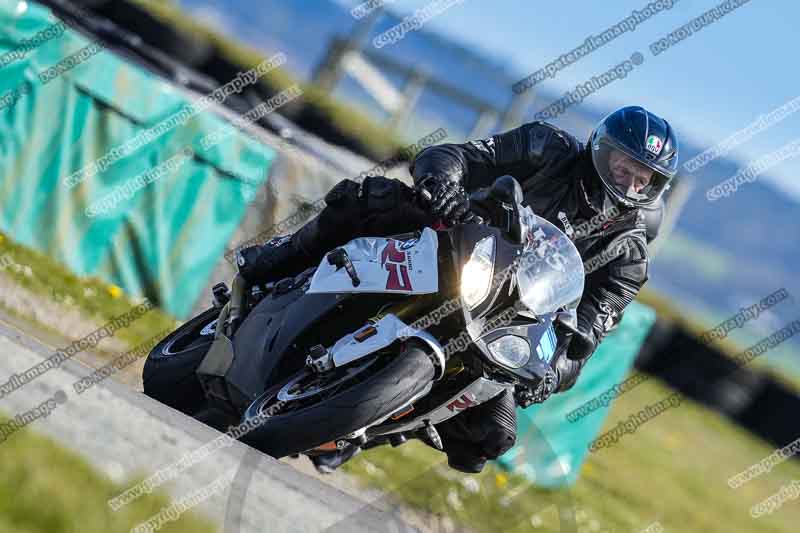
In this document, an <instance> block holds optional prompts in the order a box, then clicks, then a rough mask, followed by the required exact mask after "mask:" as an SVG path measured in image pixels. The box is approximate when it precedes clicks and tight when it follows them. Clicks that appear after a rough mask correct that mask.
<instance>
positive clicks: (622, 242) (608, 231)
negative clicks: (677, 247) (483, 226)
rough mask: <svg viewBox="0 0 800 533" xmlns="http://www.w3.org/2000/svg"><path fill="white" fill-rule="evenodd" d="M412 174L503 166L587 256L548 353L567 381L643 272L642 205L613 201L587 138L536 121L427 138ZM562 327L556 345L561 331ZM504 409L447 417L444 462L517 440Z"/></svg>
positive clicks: (472, 464) (472, 181)
mask: <svg viewBox="0 0 800 533" xmlns="http://www.w3.org/2000/svg"><path fill="white" fill-rule="evenodd" d="M411 174H412V176H413V177H414V182H415V183H419V182H420V181H421V180H422V179H424V178H425V177H427V176H428V175H434V176H439V177H440V179H441V177H446V179H448V180H451V181H454V182H459V183H461V184H462V185H463V186H464V188H465V189H466V191H467V192H468V193H469V192H472V191H474V190H476V189H479V188H482V187H488V186H490V185H491V184H492V183H493V182H494V180H495V179H496V178H498V177H499V176H502V175H505V174H510V175H512V176H514V177H515V178H516V179H517V180H518V181H519V182H520V184H521V185H522V189H523V193H524V201H523V203H524V204H525V205H530V206H531V208H532V209H533V211H534V212H535V213H536V214H537V215H539V216H541V217H544V218H545V219H547V220H548V221H550V222H551V223H553V224H555V225H556V226H557V227H558V228H559V229H562V230H563V231H564V232H565V233H566V234H567V235H568V236H569V237H570V238H571V239H573V242H574V243H575V246H576V247H577V249H578V251H579V252H580V254H581V258H582V259H583V261H584V264H585V265H587V266H588V265H593V266H592V268H587V269H586V270H587V271H588V273H587V275H586V279H585V289H584V293H583V297H582V299H581V301H580V304H579V306H578V327H577V330H578V331H577V332H575V333H572V334H570V336H571V341H570V342H569V345H568V348H567V350H566V351H565V350H560V351H559V352H557V357H556V358H555V359H554V369H555V370H556V372H557V374H558V377H559V380H558V387H557V389H556V390H557V391H563V390H566V389H568V388H570V387H572V385H573V384H574V383H575V380H576V379H577V377H578V373H579V372H580V370H581V368H582V367H583V365H584V364H586V361H587V360H588V359H589V356H591V354H592V353H593V352H594V350H595V348H596V347H597V345H598V344H599V343H600V341H601V340H602V339H603V337H604V336H605V335H606V333H607V332H608V331H609V330H610V329H611V328H612V327H614V325H615V324H617V323H618V321H619V320H620V318H621V317H622V313H623V311H624V309H625V307H626V306H627V305H628V304H629V303H630V302H631V301H632V300H633V298H634V297H635V296H636V294H637V292H638V291H639V289H640V288H641V287H642V285H643V284H644V283H645V281H647V267H648V252H647V242H648V234H647V231H646V229H647V228H646V225H645V217H644V213H642V212H640V210H638V209H628V208H615V207H614V206H613V204H611V203H610V202H609V201H608V200H607V198H606V196H605V192H604V190H603V187H602V184H601V181H600V178H599V177H598V176H597V174H596V172H595V169H594V165H593V164H592V161H591V153H590V152H589V148H588V146H585V145H582V144H581V143H579V142H578V141H577V140H576V139H575V138H574V137H572V136H571V135H569V134H567V133H565V132H564V131H561V130H559V129H557V128H555V127H554V126H552V125H549V124H546V123H542V122H533V123H528V124H524V125H522V126H520V127H518V128H516V129H513V130H510V131H507V132H505V133H501V134H499V135H494V136H492V137H489V138H488V139H483V140H478V141H470V142H467V143H463V144H442V145H438V146H433V147H430V148H427V149H426V150H424V151H423V152H421V153H420V154H419V155H418V156H417V157H416V159H415V160H414V162H413V164H412V166H411ZM651 218H652V217H651ZM656 219H657V220H660V219H658V218H657V217H656ZM650 229H651V235H654V234H655V233H657V228H650ZM608 258H611V259H610V260H608ZM594 265H600V266H599V267H595V266H594ZM559 337H560V341H561V342H560V343H559V344H560V345H561V344H562V342H563V341H564V339H565V338H566V335H565V334H561V335H559ZM567 352H568V353H569V357H568V356H567ZM510 410H513V399H512V398H511V397H510V394H505V395H501V396H499V397H498V398H496V399H495V400H494V401H490V402H487V403H486V404H483V405H481V406H478V408H476V409H472V410H470V411H472V412H469V411H467V412H465V413H463V414H462V415H463V418H462V415H459V416H456V417H453V418H452V419H450V420H449V421H447V422H445V424H443V426H444V425H446V426H447V427H444V428H442V429H443V431H442V434H443V438H444V440H445V444H446V445H447V444H449V445H450V448H455V449H456V450H458V451H457V452H456V457H450V460H451V465H452V466H454V467H457V468H459V467H460V468H459V469H462V470H467V471H470V470H471V471H475V470H477V469H478V468H482V465H480V459H479V457H480V456H483V457H485V458H489V459H494V458H496V457H497V456H499V455H501V454H502V453H504V452H505V451H506V450H508V449H509V448H510V447H511V446H512V445H513V444H514V440H515V438H509V435H510V433H511V431H510V430H511V429H512V428H513V429H514V430H515V429H516V420H511V419H510ZM487 415H488V416H487ZM447 440H450V441H451V442H450V443H448V442H447ZM476 444H477V446H476ZM470 456H471V457H470ZM454 462H455V463H458V464H453V463H454Z"/></svg>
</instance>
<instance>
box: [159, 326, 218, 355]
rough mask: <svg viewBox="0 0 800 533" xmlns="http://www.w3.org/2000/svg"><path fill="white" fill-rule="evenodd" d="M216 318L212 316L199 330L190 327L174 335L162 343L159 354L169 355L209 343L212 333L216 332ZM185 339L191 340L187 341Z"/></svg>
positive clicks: (212, 337)
mask: <svg viewBox="0 0 800 533" xmlns="http://www.w3.org/2000/svg"><path fill="white" fill-rule="evenodd" d="M217 320H218V318H214V319H213V320H212V321H210V322H208V323H207V324H205V325H204V326H203V328H202V329H200V331H199V332H198V331H197V328H192V329H191V330H189V331H187V332H184V333H183V334H181V335H176V336H175V338H174V339H171V340H170V341H169V342H167V344H166V345H164V349H163V350H161V354H162V355H163V356H165V357H171V356H175V355H178V354H181V353H184V352H186V351H188V350H192V349H195V348H199V347H201V346H205V345H207V344H211V343H212V342H213V340H214V334H215V333H216V329H217ZM193 337H194V338H193ZM187 339H192V340H189V341H188V342H187Z"/></svg>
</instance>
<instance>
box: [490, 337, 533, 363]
mask: <svg viewBox="0 0 800 533" xmlns="http://www.w3.org/2000/svg"><path fill="white" fill-rule="evenodd" d="M487 347H488V348H489V353H491V354H492V357H493V358H494V360H495V361H497V362H498V363H500V364H501V365H503V366H507V367H508V368H520V367H522V366H524V365H525V363H527V362H528V359H530V358H531V347H530V345H529V344H528V341H526V340H525V339H523V338H522V337H517V336H516V335H505V336H503V337H500V338H499V339H497V340H494V341H492V342H490V343H489V344H488V345H487Z"/></svg>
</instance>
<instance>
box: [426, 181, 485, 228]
mask: <svg viewBox="0 0 800 533" xmlns="http://www.w3.org/2000/svg"><path fill="white" fill-rule="evenodd" d="M417 188H419V189H421V190H422V191H425V192H427V193H428V194H429V195H430V198H428V200H427V206H428V208H429V209H430V212H431V213H432V214H433V215H435V216H437V217H439V218H440V219H441V220H442V222H444V223H445V224H447V225H448V226H452V225H454V224H463V223H466V222H477V223H480V222H482V220H480V219H479V218H478V217H477V216H476V215H475V214H474V213H472V212H471V211H470V205H469V197H468V196H467V193H466V192H465V191H464V187H462V186H461V184H459V183H455V182H452V181H450V180H448V179H447V178H440V177H437V176H434V175H428V176H425V177H424V178H422V180H420V182H419V183H418V184H417Z"/></svg>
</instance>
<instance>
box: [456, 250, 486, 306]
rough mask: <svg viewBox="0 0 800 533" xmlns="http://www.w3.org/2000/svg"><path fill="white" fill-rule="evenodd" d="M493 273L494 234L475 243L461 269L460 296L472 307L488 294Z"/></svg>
mask: <svg viewBox="0 0 800 533" xmlns="http://www.w3.org/2000/svg"><path fill="white" fill-rule="evenodd" d="M493 273H494V236H491V237H484V238H483V239H481V240H479V241H478V244H476V245H475V249H473V250H472V255H470V256H469V261H467V263H466V264H465V265H464V268H463V270H462V271H461V297H462V298H463V299H464V303H465V304H467V307H469V308H470V309H473V308H474V307H475V306H476V305H478V304H479V303H481V302H482V301H483V300H484V298H486V296H488V295H489V289H491V287H492V274H493Z"/></svg>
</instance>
